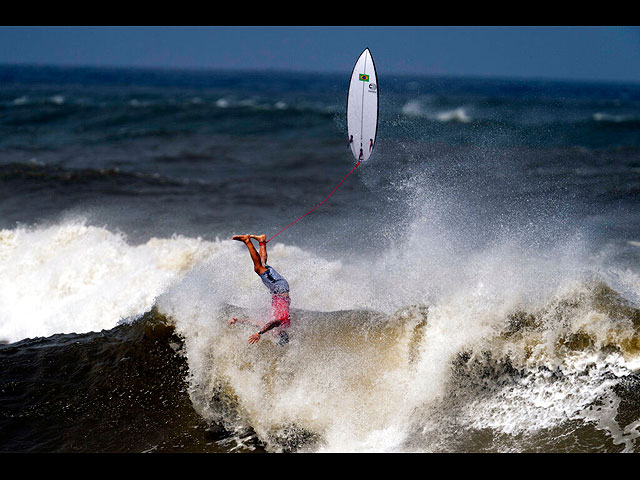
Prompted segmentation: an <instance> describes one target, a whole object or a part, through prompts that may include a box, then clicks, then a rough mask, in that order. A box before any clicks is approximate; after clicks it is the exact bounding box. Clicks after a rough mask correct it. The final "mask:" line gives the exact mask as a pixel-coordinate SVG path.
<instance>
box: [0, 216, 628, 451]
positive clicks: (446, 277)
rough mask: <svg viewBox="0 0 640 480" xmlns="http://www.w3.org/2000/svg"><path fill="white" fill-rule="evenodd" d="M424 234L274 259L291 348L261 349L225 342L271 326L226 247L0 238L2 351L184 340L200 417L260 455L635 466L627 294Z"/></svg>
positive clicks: (588, 278) (525, 257) (571, 254)
mask: <svg viewBox="0 0 640 480" xmlns="http://www.w3.org/2000/svg"><path fill="white" fill-rule="evenodd" d="M423 208H424V205H423ZM430 212H431V215H437V210H434V209H430ZM422 221H423V222H426V224H425V225H422V224H421V223H420V222H415V223H414V224H413V226H412V229H413V233H411V232H410V233H409V235H408V236H407V237H406V238H405V239H403V240H402V241H401V243H399V244H396V245H395V246H392V247H391V248H390V249H388V250H386V251H384V252H380V253H379V255H376V256H375V257H371V256H370V255H367V256H365V257H363V258H358V257H350V258H349V260H348V261H347V260H344V261H343V260H330V259H328V258H324V257H323V256H320V255H318V254H316V253H314V252H312V251H308V250H304V249H301V248H299V247H296V246H292V245H285V244H282V243H276V244H275V245H273V246H271V248H270V251H269V261H270V264H272V265H274V266H276V268H278V270H279V271H280V272H281V273H282V274H283V275H285V277H286V278H287V280H288V281H289V284H290V285H291V295H292V327H291V330H290V337H291V342H290V344H289V345H287V346H286V347H285V348H283V347H281V346H279V345H277V343H276V341H275V339H274V338H271V337H270V336H269V335H265V336H264V338H263V339H262V340H261V342H260V343H259V344H258V345H254V346H250V345H249V344H248V342H247V337H248V335H249V334H250V333H252V330H251V327H250V326H247V325H237V326H234V327H230V326H229V325H228V324H227V320H228V318H229V317H230V316H232V315H242V316H244V317H246V318H247V319H248V320H249V321H250V322H253V323H256V324H260V323H261V322H263V321H264V319H265V318H267V316H268V311H269V297H268V295H266V294H265V292H264V291H263V288H262V285H261V284H260V282H259V279H257V277H256V276H255V274H254V273H253V271H252V269H251V268H250V260H249V259H248V256H247V254H246V251H245V250H244V249H243V246H242V245H240V244H239V243H238V242H234V241H231V240H216V241H205V240H202V239H200V238H188V237H183V236H174V237H172V238H165V239H161V238H152V239H150V240H149V241H147V242H145V243H142V244H139V245H132V244H129V243H128V242H127V239H126V237H125V236H124V235H123V234H122V233H118V232H111V231H109V230H108V229H106V228H101V227H95V226H90V225H87V224H86V223H85V222H83V221H67V222H64V223H61V224H57V225H52V226H49V227H39V228H30V229H29V228H23V227H19V228H16V229H10V230H3V231H1V232H0V296H1V298H0V337H1V338H3V339H4V340H5V341H8V342H16V341H20V340H22V339H25V338H26V337H46V336H49V335H52V334H54V333H63V332H65V333H71V332H75V333H77V334H79V333H83V332H85V333H86V332H96V331H101V330H109V331H110V330H113V329H115V328H119V327H122V326H124V325H128V324H132V322H133V323H136V322H143V323H144V322H148V321H149V317H148V315H149V312H156V313H153V314H152V315H159V316H161V317H162V318H163V319H166V323H167V324H169V325H170V326H171V328H172V329H173V330H172V331H173V332H174V334H175V335H177V337H178V338H180V342H181V346H180V348H178V350H179V351H180V353H181V355H183V356H184V358H185V359H186V365H187V366H188V371H187V372H186V373H185V377H184V380H185V381H186V382H187V385H188V387H187V393H188V396H189V399H190V402H191V404H192V406H193V408H194V409H195V411H196V412H197V413H198V415H199V417H200V418H201V419H202V420H203V421H204V422H205V423H207V424H208V425H210V426H211V428H221V429H223V430H224V431H225V432H227V433H228V435H227V436H226V437H225V438H226V439H227V440H228V439H229V438H233V439H235V440H234V441H237V445H241V444H242V443H243V442H244V440H245V439H247V438H249V437H251V438H254V439H255V441H256V442H257V444H259V445H261V446H262V447H264V448H266V449H267V450H269V451H452V450H465V451H481V450H482V449H487V450H491V449H493V450H496V449H497V450H500V451H511V450H516V451H521V450H535V449H539V450H542V451H544V450H545V449H546V450H549V449H553V448H555V447H554V446H553V444H552V443H549V442H548V441H547V440H545V438H547V436H548V435H549V432H557V431H561V432H563V435H568V436H569V437H572V438H573V437H575V436H580V435H583V436H585V438H586V440H584V441H591V440H590V439H593V438H597V439H598V441H599V442H600V441H601V442H603V443H602V444H603V445H604V447H603V448H604V449H608V450H610V451H621V450H626V451H630V450H637V448H638V446H637V445H636V436H637V435H636V434H637V431H636V427H637V425H636V424H635V423H634V422H635V419H636V418H638V412H636V411H635V410H633V406H632V405H631V406H630V405H629V398H630V397H629V396H630V395H631V396H632V395H635V392H636V391H637V390H636V387H635V386H634V385H636V383H635V382H636V375H637V372H638V369H639V368H640V363H639V362H640V337H639V335H638V328H639V327H640V310H639V309H638V306H637V302H638V298H640V277H639V276H638V275H637V274H636V273H634V272H631V271H621V270H615V269H614V270H612V269H611V268H609V267H607V268H599V267H598V265H597V264H596V263H594V261H593V259H590V258H589V257H588V256H585V254H584V251H582V250H581V249H580V248H579V247H578V246H577V244H562V245H561V246H559V247H556V248H554V247H552V246H545V247H544V249H543V250H542V251H535V250H530V251H527V252H526V253H524V252H523V251H522V250H521V247H516V246H514V245H509V244H508V243H507V244H502V245H501V244H496V245H494V246H492V247H486V248H484V249H475V250H473V251H469V252H463V251H460V250H457V249H455V248H453V249H452V245H451V244H450V243H448V242H447V241H446V233H445V232H444V231H435V232H433V231H434V227H435V226H437V221H435V219H434V217H430V218H429V219H422ZM427 226H428V227H429V230H428V231H429V232H433V233H431V234H429V233H427V231H425V230H423V227H427ZM435 230H437V229H435ZM416 251H420V252H423V253H422V254H420V255H419V256H416V255H415V254H414V252H416ZM587 259H588V260H587ZM585 262H586V263H585ZM171 341H172V342H173V340H171ZM625 382H627V383H628V382H631V385H632V386H631V387H629V388H628V391H627V393H625V390H624V388H627V387H624V386H625V385H626V384H625ZM623 387H624V388H623ZM603 405H604V406H603ZM605 407H606V408H605ZM598 408H600V409H599V410H598ZM622 413H624V415H623V417H624V418H629V419H631V420H628V421H622V420H619V418H622V417H619V415H621V414H622ZM618 421H619V422H620V423H618ZM576 422H577V423H576ZM576 425H579V426H576ZM585 429H586V430H585ZM449 431H457V432H460V431H462V432H465V434H464V436H465V437H466V438H467V439H468V442H467V443H466V444H465V445H459V444H458V443H456V442H457V440H456V438H458V435H449V434H448V433H447V432H449ZM482 431H484V432H491V434H490V435H488V436H487V435H486V434H485V435H484V437H483V436H482V435H480V436H479V438H476V437H477V436H478V435H477V432H482ZM585 432H586V433H585ZM474 438H476V440H472V439H474ZM580 438H582V437H580ZM483 439H484V440H483ZM474 442H475V443H474ZM487 442H488V443H487ZM545 442H547V443H545ZM230 448H233V447H230Z"/></svg>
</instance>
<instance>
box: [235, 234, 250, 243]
mask: <svg viewBox="0 0 640 480" xmlns="http://www.w3.org/2000/svg"><path fill="white" fill-rule="evenodd" d="M231 238H232V239H233V240H238V241H239V242H244V243H247V242H248V241H249V238H250V236H249V235H234V236H233V237H231Z"/></svg>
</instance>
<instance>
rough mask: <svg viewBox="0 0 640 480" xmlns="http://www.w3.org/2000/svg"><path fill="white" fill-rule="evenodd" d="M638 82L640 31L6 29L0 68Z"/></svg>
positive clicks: (0, 35) (0, 39) (1, 32)
mask: <svg viewBox="0 0 640 480" xmlns="http://www.w3.org/2000/svg"><path fill="white" fill-rule="evenodd" d="M365 47H368V48H369V49H370V50H371V52H372V54H373V57H374V60H375V62H376V68H377V70H378V73H379V74H382V73H388V74H392V73H395V74H423V75H452V76H483V77H507V78H535V79H559V80H588V81H621V82H634V83H635V82H640V27H442V26H441V27H410V26H397V27H385V26H375V27H364V26H358V27H349V26H327V27H323V26H308V27H303V26H300V27H294V26H272V27H267V26H265V27H259V26H247V27H240V26H226V27H222V26H219V27H194V26H192V27H104V26H99V27H1V26H0V64H39V65H72V66H108V67H112V66H122V67H160V68H189V69H193V68H197V69H225V70H228V69H233V70H235V69H242V70H247V69H250V70H254V69H258V70H267V69H270V70H296V71H308V72H344V71H345V70H349V69H351V68H352V67H353V63H354V59H355V58H357V56H358V55H359V54H360V52H361V51H362V50H363V49H364V48H365Z"/></svg>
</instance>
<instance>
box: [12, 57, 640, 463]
mask: <svg viewBox="0 0 640 480" xmlns="http://www.w3.org/2000/svg"><path fill="white" fill-rule="evenodd" d="M378 68H379V72H378V73H379V81H380V124H379V129H378V142H377V146H376V151H375V153H374V155H373V156H372V157H371V158H370V159H369V160H368V161H367V162H364V163H363V164H361V165H360V166H359V167H358V169H357V170H356V171H355V172H354V173H353V174H352V175H351V176H350V177H349V178H348V180H347V181H346V182H345V183H344V184H343V185H342V186H341V187H340V189H339V190H338V191H337V192H336V193H335V194H334V195H333V196H332V197H331V198H330V200H328V201H327V202H326V203H325V204H323V205H322V207H320V208H319V209H318V210H316V211H315V212H314V213H313V214H311V215H309V216H307V217H305V218H304V219H303V220H301V221H300V222H298V223H296V224H295V225H294V226H293V227H291V228H289V229H288V230H286V231H285V232H283V233H282V234H281V235H279V236H278V237H276V238H275V239H274V240H273V241H272V242H271V243H269V263H270V264H271V265H272V266H274V267H275V268H276V269H277V270H278V271H279V272H280V273H281V274H282V275H283V276H284V277H285V278H286V279H287V280H288V282H289V284H290V286H291V298H292V304H291V306H292V320H291V327H290V329H289V332H290V338H291V341H290V343H289V344H288V345H287V346H285V347H282V346H279V345H277V339H276V338H275V337H271V336H270V335H265V336H264V337H263V339H262V340H261V341H260V342H259V343H258V344H257V345H249V344H248V342H247V338H248V336H249V335H250V334H251V333H253V331H254V328H253V327H250V326H247V325H235V326H233V327H229V326H228V324H227V320H228V318H230V317H231V316H232V315H243V316H245V317H246V318H248V319H250V320H251V321H253V322H255V323H260V322H264V321H265V319H266V318H267V316H268V312H269V302H270V298H269V295H268V293H267V290H266V289H264V286H263V285H262V283H261V281H260V279H259V278H258V277H257V276H256V275H255V274H254V272H253V271H252V264H251V261H250V259H249V256H248V254H247V251H246V248H245V247H244V246H243V245H242V244H240V243H238V242H235V241H232V240H231V236H232V235H234V234H237V233H266V234H267V236H271V235H273V234H275V233H276V232H278V231H279V230H280V229H281V228H283V227H284V226H286V225H287V224H289V223H290V222H291V221H293V220H295V219H296V218H298V217H299V216H300V215H302V214H304V213H305V212H307V211H308V210H310V209H311V208H312V207H314V206H315V205H316V204H318V203H319V202H320V201H322V200H323V199H324V198H325V197H326V195H327V194H328V193H329V192H330V191H331V190H332V189H333V188H334V187H335V186H336V185H337V183H338V182H339V181H340V180H341V179H342V178H343V177H344V175H346V174H347V173H348V172H349V170H351V168H352V167H353V165H354V160H353V158H352V157H351V154H350V153H349V151H348V150H347V141H346V139H347V136H346V119H345V111H346V105H345V102H346V97H347V87H348V75H349V73H350V72H349V71H345V72H344V74H343V75H341V74H311V73H296V72H232V73H231V72H209V71H173V70H134V69H97V68H62V67H43V66H42V67H29V66H0V340H1V342H2V343H1V344H0V451H2V452H34V451H35V452H96V451H108V452H173V451H188V452H251V451H260V452H261V451H266V452H283V451H287V452H336V451H337V452H371V451H373V452H565V451H566V452H637V451H640V439H639V438H638V437H640V428H639V427H640V403H639V402H638V400H637V399H638V398H639V395H638V394H639V393H640V376H639V369H640V336H639V328H640V267H639V262H638V261H639V260H640V215H638V211H639V207H640V85H626V84H598V83H577V82H560V81H555V82H554V81H533V80H531V81H525V80H506V79H483V78H448V77H447V78H445V77H419V76H412V77H404V76H398V75H395V74H394V73H393V72H386V71H385V70H384V66H383V65H378Z"/></svg>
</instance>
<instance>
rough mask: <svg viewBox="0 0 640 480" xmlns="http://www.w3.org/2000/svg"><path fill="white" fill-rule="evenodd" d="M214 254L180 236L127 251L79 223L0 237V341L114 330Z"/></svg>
mask: <svg viewBox="0 0 640 480" xmlns="http://www.w3.org/2000/svg"><path fill="white" fill-rule="evenodd" d="M216 248H219V245H217V244H216V243H210V242H209V243H208V242H203V241H202V240H200V239H191V238H185V237H180V236H176V237H173V238H171V239H157V238H152V239H151V240H149V241H148V242H147V243H145V244H143V245H138V246H132V245H129V244H128V243H127V242H126V238H125V237H124V235H122V234H119V233H113V232H110V231H108V230H106V229H104V228H98V227H93V226H88V225H86V224H85V223H84V222H82V221H78V222H67V223H63V224H60V225H54V226H50V227H46V228H36V229H28V228H17V229H14V230H0V338H1V339H3V340H5V341H6V340H8V341H12V342H13V341H17V340H20V339H23V338H27V337H37V336H49V335H52V334H55V333H72V332H75V333H84V332H89V331H99V330H102V329H110V328H113V327H114V326H116V325H117V323H118V321H120V320H121V319H125V318H132V317H136V316H138V315H141V314H143V313H144V312H146V311H148V310H149V309H150V308H151V307H152V306H153V304H154V302H155V298H156V297H157V296H158V295H159V294H160V293H161V292H162V291H163V290H164V289H165V288H166V287H167V285H168V284H170V283H171V282H172V281H174V280H175V279H176V278H179V277H180V275H182V274H184V272H185V271H187V270H188V269H189V268H191V267H192V266H193V265H194V264H196V263H198V262H199V261H201V260H202V258H204V257H205V256H206V255H208V254H209V252H211V251H212V250H215V249H216Z"/></svg>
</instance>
